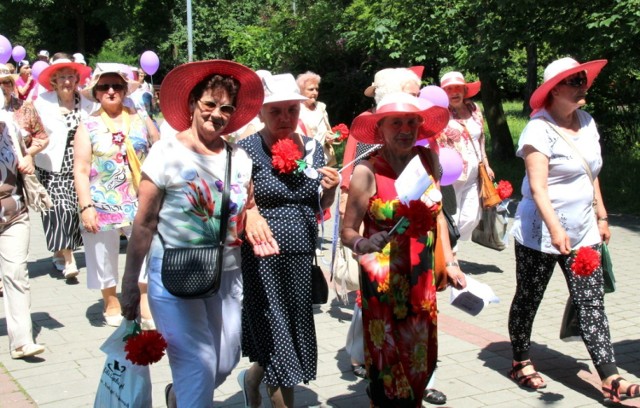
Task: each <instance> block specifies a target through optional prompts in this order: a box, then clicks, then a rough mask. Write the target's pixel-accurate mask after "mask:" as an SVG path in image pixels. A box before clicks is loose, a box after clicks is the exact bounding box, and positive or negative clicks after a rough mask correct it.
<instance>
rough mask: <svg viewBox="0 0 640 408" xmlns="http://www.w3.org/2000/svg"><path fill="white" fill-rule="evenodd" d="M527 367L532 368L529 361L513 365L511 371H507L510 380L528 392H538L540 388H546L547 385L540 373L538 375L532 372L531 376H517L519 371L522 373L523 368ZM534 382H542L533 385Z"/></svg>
mask: <svg viewBox="0 0 640 408" xmlns="http://www.w3.org/2000/svg"><path fill="white" fill-rule="evenodd" d="M529 366H532V367H533V363H532V362H531V360H527V361H521V362H519V363H516V364H514V365H513V366H512V367H511V371H509V377H511V379H512V380H513V381H515V382H516V383H517V384H518V385H519V386H520V387H522V388H528V389H530V390H539V389H541V388H546V387H547V384H545V382H544V378H542V376H541V375H540V373H538V372H537V371H534V372H532V373H531V374H522V373H521V374H520V375H518V372H519V371H522V369H523V368H525V367H529ZM534 380H540V381H542V382H541V383H539V384H537V385H536V384H534Z"/></svg>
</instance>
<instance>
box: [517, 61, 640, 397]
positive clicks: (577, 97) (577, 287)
mask: <svg viewBox="0 0 640 408" xmlns="http://www.w3.org/2000/svg"><path fill="white" fill-rule="evenodd" d="M606 63H607V61H606V60H596V61H590V62H586V63H584V64H579V63H578V62H577V61H575V60H574V59H572V58H562V59H559V60H556V61H554V62H552V63H551V64H549V65H548V66H547V67H546V69H545V70H544V82H543V84H542V85H540V86H539V87H538V88H537V89H536V90H535V92H534V93H533V94H532V95H531V99H530V101H529V104H530V105H531V108H532V109H533V110H534V113H533V115H532V119H531V121H530V122H529V124H527V126H526V127H525V129H524V130H523V131H522V135H521V136H520V141H519V143H518V151H517V155H518V156H520V157H522V158H523V159H524V162H525V169H526V175H525V177H524V180H523V183H522V201H521V202H520V204H519V205H518V210H517V213H516V218H515V222H514V225H513V231H512V232H513V235H514V238H515V241H516V244H515V256H516V281H517V286H516V293H515V295H514V298H513V302H512V303H511V310H510V313H509V335H510V337H511V347H512V350H513V364H512V365H513V367H512V369H511V372H510V375H511V378H512V379H513V380H514V381H516V382H517V383H518V384H519V385H520V386H522V387H526V388H531V389H539V388H544V387H546V383H545V381H544V380H543V378H542V377H541V376H540V374H539V373H537V372H536V370H535V368H534V366H533V364H532V363H531V360H530V356H529V348H530V342H531V340H530V339H531V327H532V325H533V319H534V317H535V315H536V311H537V310H538V307H539V305H540V302H541V300H542V297H543V296H544V291H545V289H546V286H547V283H548V282H549V279H550V278H551V274H552V273H553V270H554V268H555V266H556V264H559V265H560V268H561V269H562V272H563V273H564V276H565V279H566V281H567V286H568V287H569V294H570V297H571V300H572V302H573V306H575V308H576V311H577V316H578V326H579V331H580V335H581V336H582V339H583V341H584V343H585V345H586V347H587V350H588V351H589V354H590V355H591V359H592V361H593V364H594V365H595V367H596V370H597V372H598V375H599V376H600V379H601V381H602V392H603V394H604V396H605V398H607V399H609V400H611V401H614V402H616V401H619V399H620V395H621V394H626V395H627V396H629V397H637V396H640V386H639V385H636V384H630V383H629V382H628V381H626V380H624V379H623V378H622V377H620V376H619V375H618V369H617V367H616V363H615V357H614V350H613V347H612V344H611V336H610V333H609V323H608V321H607V315H606V313H605V309H604V280H603V275H602V267H601V266H599V267H597V268H596V269H595V270H594V271H593V273H591V274H590V275H587V276H583V275H577V274H575V273H574V272H573V271H572V270H571V266H572V264H573V263H574V262H575V259H576V253H575V251H574V250H576V249H578V248H581V247H591V248H593V249H595V250H600V247H601V243H602V241H605V242H608V241H609V238H610V236H611V233H610V231H609V224H608V223H607V211H606V209H605V206H604V203H603V201H602V194H601V192H600V183H599V181H598V173H599V172H600V169H601V168H602V156H601V154H600V145H599V142H598V141H599V135H598V130H597V128H596V124H595V122H594V120H593V118H592V117H591V116H590V115H589V114H588V113H587V112H585V111H583V110H582V109H580V108H582V107H583V106H584V105H585V103H586V101H585V97H586V93H587V90H588V89H589V87H590V86H591V84H592V83H593V81H594V79H595V78H596V76H597V75H598V74H599V73H600V70H601V69H602V68H603V67H604V65H605V64H606Z"/></svg>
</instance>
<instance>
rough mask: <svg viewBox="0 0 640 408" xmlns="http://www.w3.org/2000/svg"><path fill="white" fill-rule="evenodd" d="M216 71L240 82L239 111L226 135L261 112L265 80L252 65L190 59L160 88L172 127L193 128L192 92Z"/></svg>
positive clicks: (169, 75)
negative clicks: (192, 60) (190, 103)
mask: <svg viewBox="0 0 640 408" xmlns="http://www.w3.org/2000/svg"><path fill="white" fill-rule="evenodd" d="M215 74H217V75H221V76H229V77H232V78H233V79H235V80H236V81H238V82H239V83H240V86H239V88H238V93H237V94H236V99H235V104H234V105H235V107H236V110H235V112H233V114H232V115H231V116H230V117H229V121H228V122H227V126H226V127H225V128H224V133H225V134H227V133H233V132H235V131H236V130H238V129H240V128H241V127H243V126H244V125H246V124H247V123H249V122H250V121H251V119H253V118H255V117H256V116H257V115H258V112H259V111H260V108H261V107H262V101H263V99H264V90H263V87H262V81H261V80H260V78H259V77H258V75H256V73H255V72H253V71H252V70H251V69H250V68H247V67H245V66H244V65H242V64H238V63H237V62H233V61H227V60H209V61H198V62H189V63H187V64H183V65H180V66H178V67H176V68H174V69H173V70H171V72H169V73H168V74H167V76H166V77H165V78H164V81H162V87H161V88H160V95H161V98H160V109H161V111H162V114H163V115H164V118H165V120H166V121H167V122H169V125H171V127H172V128H174V129H175V130H177V131H179V132H181V131H183V130H185V129H188V128H189V127H191V110H190V108H189V94H190V93H191V91H192V90H193V88H194V87H195V86H196V85H197V84H198V83H200V82H201V81H202V80H204V79H205V78H208V77H210V76H212V75H215Z"/></svg>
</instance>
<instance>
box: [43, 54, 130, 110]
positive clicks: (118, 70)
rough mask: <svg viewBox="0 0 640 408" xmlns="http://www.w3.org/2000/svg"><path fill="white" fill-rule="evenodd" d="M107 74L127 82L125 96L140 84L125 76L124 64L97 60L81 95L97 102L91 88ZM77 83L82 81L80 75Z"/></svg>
mask: <svg viewBox="0 0 640 408" xmlns="http://www.w3.org/2000/svg"><path fill="white" fill-rule="evenodd" d="M54 64H55V62H54ZM77 65H79V66H81V67H84V65H82V64H77ZM85 68H88V67H85ZM107 74H114V75H118V76H119V77H120V78H122V80H123V81H124V82H125V83H126V84H127V92H126V94H125V96H127V95H131V93H132V92H133V91H135V90H136V89H138V86H139V85H140V84H139V83H138V82H137V81H133V80H130V79H129V77H128V76H127V70H126V65H123V64H118V63H116V62H99V63H97V64H96V69H95V70H94V71H93V76H92V77H91V81H90V82H89V84H88V85H87V86H86V87H85V88H84V89H83V90H82V91H80V93H81V94H82V96H84V97H85V98H87V99H89V100H90V101H94V102H98V100H97V99H96V98H95V96H94V95H93V88H94V87H95V86H96V84H97V83H98V81H99V80H100V77H101V76H103V75H107ZM79 83H83V82H82V77H80V82H79Z"/></svg>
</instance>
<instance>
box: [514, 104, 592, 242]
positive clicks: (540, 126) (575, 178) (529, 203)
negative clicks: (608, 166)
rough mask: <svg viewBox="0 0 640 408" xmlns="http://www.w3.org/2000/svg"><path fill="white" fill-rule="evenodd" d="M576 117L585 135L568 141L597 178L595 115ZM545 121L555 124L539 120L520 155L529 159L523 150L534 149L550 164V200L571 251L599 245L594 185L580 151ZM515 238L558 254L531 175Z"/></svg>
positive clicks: (528, 129)
mask: <svg viewBox="0 0 640 408" xmlns="http://www.w3.org/2000/svg"><path fill="white" fill-rule="evenodd" d="M577 112H578V118H579V119H580V130H579V132H578V135H577V136H575V137H572V136H571V135H569V134H567V137H569V138H571V141H572V142H573V143H574V145H575V146H576V147H577V148H578V150H579V151H580V154H581V155H582V157H583V158H584V160H585V161H586V162H587V165H588V166H589V168H590V169H591V173H592V174H593V177H594V178H596V177H598V174H599V173H600V169H601V168H602V156H601V154H600V144H599V142H598V141H599V139H600V135H599V134H598V129H597V128H596V124H595V121H594V120H593V118H592V117H591V115H589V114H588V113H587V112H584V111H582V110H578V111H577ZM540 117H545V118H547V119H548V120H549V121H550V122H552V123H554V122H553V119H552V118H551V116H550V115H549V114H548V113H547V111H545V110H544V109H543V110H541V111H539V112H538V113H537V114H536V115H534V117H533V118H532V120H531V121H529V123H528V124H527V126H526V127H525V128H524V130H523V131H522V135H521V136H520V141H519V142H518V151H517V152H516V155H518V156H519V157H523V158H524V151H523V150H524V146H527V145H529V146H532V147H533V148H535V149H536V150H537V151H539V152H540V153H542V154H544V155H545V156H547V157H548V158H549V175H548V181H547V184H548V192H549V198H550V200H551V206H552V207H553V209H554V211H555V213H556V215H557V217H558V219H559V220H560V224H561V225H562V227H563V228H564V229H565V231H566V232H567V235H568V236H569V239H570V240H571V248H572V249H577V248H579V247H582V246H587V245H595V244H597V243H599V242H600V241H601V239H600V233H599V232H598V224H597V221H596V216H595V212H594V210H593V206H592V203H593V197H594V196H593V192H594V190H593V183H592V182H591V179H590V178H589V175H588V174H587V172H586V170H585V168H584V165H583V161H582V159H581V158H580V157H579V156H578V155H577V154H576V152H575V150H574V149H573V148H572V147H571V146H569V145H568V144H567V142H565V141H564V139H563V138H562V137H560V136H559V135H558V133H556V131H555V130H553V129H552V128H551V126H550V125H549V124H548V123H547V122H546V121H545V120H544V119H542V118H540ZM536 118H539V119H536ZM511 233H512V234H513V236H514V238H515V240H516V241H518V242H519V243H520V244H522V245H524V246H526V247H528V248H532V249H535V250H538V251H541V252H544V253H549V254H559V252H558V250H557V249H556V248H555V247H554V246H553V245H552V244H551V236H550V234H549V230H548V229H547V226H546V225H545V223H544V222H543V221H542V218H541V217H540V214H539V212H538V209H537V207H536V204H535V202H534V201H533V197H532V194H531V187H530V185H529V177H528V175H525V177H524V180H523V182H522V201H521V202H520V204H519V205H518V210H517V212H516V217H515V221H514V224H513V228H512V230H511Z"/></svg>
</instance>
